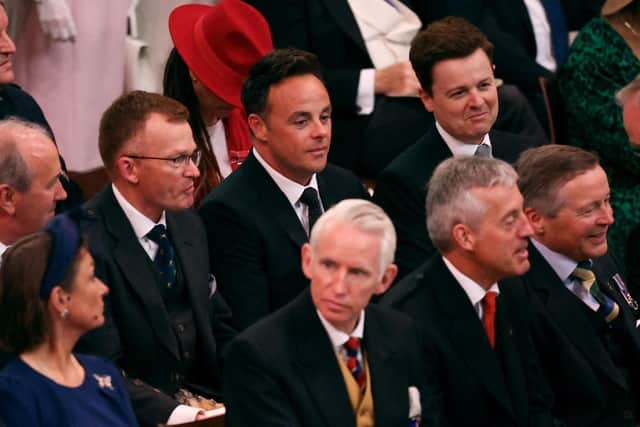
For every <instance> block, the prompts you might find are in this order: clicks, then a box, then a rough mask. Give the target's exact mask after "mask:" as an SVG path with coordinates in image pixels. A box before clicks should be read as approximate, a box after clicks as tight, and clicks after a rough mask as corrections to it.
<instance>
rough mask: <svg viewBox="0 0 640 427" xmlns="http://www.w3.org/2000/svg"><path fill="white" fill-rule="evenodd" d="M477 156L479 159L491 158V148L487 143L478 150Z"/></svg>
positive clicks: (479, 146)
mask: <svg viewBox="0 0 640 427" xmlns="http://www.w3.org/2000/svg"><path fill="white" fill-rule="evenodd" d="M475 155H476V156H478V157H487V158H488V157H491V147H490V146H489V145H487V144H485V143H482V144H480V145H478V147H477V148H476V153H475Z"/></svg>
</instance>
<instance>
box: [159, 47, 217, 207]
mask: <svg viewBox="0 0 640 427" xmlns="http://www.w3.org/2000/svg"><path fill="white" fill-rule="evenodd" d="M163 92H164V95H165V96H168V97H171V98H173V99H175V100H177V101H179V102H181V103H182V104H183V105H184V106H185V107H187V110H189V125H190V126H191V132H193V139H194V140H195V142H196V146H197V147H198V149H200V151H202V153H203V158H202V160H203V161H201V162H200V168H199V169H200V178H199V179H200V180H201V182H202V185H203V187H204V188H203V190H202V192H203V193H204V194H205V195H206V194H208V193H209V191H210V190H211V189H213V187H215V186H216V185H218V184H220V182H221V181H222V174H221V173H220V167H219V166H218V161H217V159H216V156H215V154H214V152H213V147H212V146H211V137H210V135H209V132H208V131H207V126H206V125H205V123H204V119H203V118H202V114H201V112H200V102H199V100H198V95H196V92H195V90H194V89H193V83H192V80H191V75H190V74H189V67H188V66H187V64H186V62H184V59H182V56H180V54H179V53H178V51H177V50H176V48H175V47H174V48H173V49H171V52H170V53H169V58H167V65H166V66H165V67H164V79H163Z"/></svg>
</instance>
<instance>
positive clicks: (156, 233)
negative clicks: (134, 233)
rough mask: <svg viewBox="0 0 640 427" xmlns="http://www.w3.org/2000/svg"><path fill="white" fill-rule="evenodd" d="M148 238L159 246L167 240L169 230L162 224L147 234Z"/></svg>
mask: <svg viewBox="0 0 640 427" xmlns="http://www.w3.org/2000/svg"><path fill="white" fill-rule="evenodd" d="M147 237H148V238H149V239H150V240H153V241H154V242H156V243H158V244H159V243H160V242H161V241H163V240H166V239H167V228H166V227H165V226H164V225H162V224H158V225H156V226H155V227H153V228H152V229H151V231H149V232H148V233H147Z"/></svg>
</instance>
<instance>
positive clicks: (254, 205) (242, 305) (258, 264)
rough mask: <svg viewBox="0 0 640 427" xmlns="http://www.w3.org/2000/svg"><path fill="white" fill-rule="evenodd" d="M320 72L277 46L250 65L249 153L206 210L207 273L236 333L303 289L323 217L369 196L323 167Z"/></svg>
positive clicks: (325, 139) (325, 147) (327, 121)
mask: <svg viewBox="0 0 640 427" xmlns="http://www.w3.org/2000/svg"><path fill="white" fill-rule="evenodd" d="M319 67H320V66H319V64H318V61H317V58H316V57H315V56H314V55H312V54H310V53H307V52H303V51H299V50H295V49H279V50H275V51H273V52H272V53H270V54H268V55H267V56H265V57H264V58H262V59H261V60H260V61H259V62H258V63H257V64H256V65H255V66H254V67H253V68H252V70H251V72H250V73H249V77H248V78H247V80H245V83H244V85H243V89H242V102H243V104H244V107H245V110H246V112H247V114H248V115H249V116H248V119H249V126H250V128H251V132H252V133H253V137H254V139H253V150H252V152H251V153H250V154H249V156H248V157H247V159H246V160H245V162H244V163H243V164H242V165H241V166H240V167H239V168H238V169H237V170H236V171H235V172H234V173H233V174H231V175H230V176H229V178H227V179H226V180H225V181H224V182H222V184H220V185H219V186H218V187H216V188H215V189H214V190H213V191H212V192H211V194H210V195H209V196H208V197H207V198H206V199H205V201H204V203H203V204H202V207H201V208H200V215H201V216H202V219H203V221H204V224H205V227H206V229H207V235H208V236H209V250H210V255H211V268H212V271H213V274H214V275H215V277H216V279H217V281H218V284H219V286H220V291H221V292H222V295H224V297H225V299H226V301H227V302H228V303H229V305H230V307H231V310H232V312H233V324H234V326H236V327H237V328H238V329H244V328H246V327H247V326H249V325H251V324H253V323H254V322H255V321H257V320H258V319H260V318H261V317H263V316H265V315H267V314H269V313H271V312H272V311H275V310H276V309H277V308H279V307H281V306H283V305H284V304H286V303H288V302H289V301H291V300H292V299H293V298H295V297H296V296H297V295H298V294H299V293H300V292H301V291H302V290H303V289H305V288H306V287H307V285H308V283H309V282H308V280H307V279H306V278H305V277H304V276H303V274H302V271H301V270H300V247H301V246H302V245H303V244H304V243H305V242H306V241H307V235H308V231H309V229H310V228H311V227H310V225H311V224H312V223H313V221H315V219H317V217H318V216H319V214H320V213H321V212H322V211H323V210H324V209H328V208H329V207H331V206H332V205H333V204H335V203H337V202H338V201H340V200H342V199H347V198H353V197H359V198H367V197H368V194H367V193H366V191H365V190H364V188H363V186H362V185H361V183H360V182H359V180H358V179H357V178H356V177H355V176H354V175H353V174H351V173H349V172H347V171H345V170H342V169H340V168H337V167H335V166H332V165H327V153H328V151H329V144H330V141H331V103H330V101H329V95H328V94H327V91H326V89H325V86H324V84H323V83H322V80H321V79H320V68H319Z"/></svg>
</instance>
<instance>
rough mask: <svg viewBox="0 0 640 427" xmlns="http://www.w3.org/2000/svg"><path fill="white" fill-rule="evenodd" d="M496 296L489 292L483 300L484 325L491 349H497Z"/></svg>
mask: <svg viewBox="0 0 640 427" xmlns="http://www.w3.org/2000/svg"><path fill="white" fill-rule="evenodd" d="M496 296H497V294H496V293H495V292H494V291H488V292H487V293H486V294H484V298H482V323H484V330H485V332H486V333H487V338H489V344H491V348H495V347H496V328H495V320H496Z"/></svg>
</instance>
